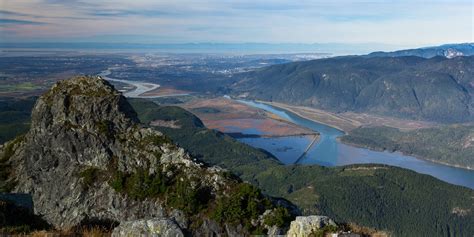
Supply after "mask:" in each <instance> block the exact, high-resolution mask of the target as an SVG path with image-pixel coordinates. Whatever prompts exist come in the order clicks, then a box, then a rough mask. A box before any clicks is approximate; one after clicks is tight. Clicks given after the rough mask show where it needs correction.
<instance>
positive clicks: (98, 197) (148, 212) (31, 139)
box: [6, 77, 224, 233]
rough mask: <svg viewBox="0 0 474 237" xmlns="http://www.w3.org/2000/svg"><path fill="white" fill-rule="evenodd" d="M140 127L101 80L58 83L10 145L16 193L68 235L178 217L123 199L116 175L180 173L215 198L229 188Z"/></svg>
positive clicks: (215, 171) (213, 171) (158, 205)
mask: <svg viewBox="0 0 474 237" xmlns="http://www.w3.org/2000/svg"><path fill="white" fill-rule="evenodd" d="M137 121H138V119H137V117H136V114H135V112H134V110H133V109H132V108H131V106H130V104H129V103H128V102H127V101H126V99H125V98H124V97H123V96H122V95H121V94H120V93H119V92H117V91H116V90H115V89H114V88H113V87H112V86H111V85H110V84H109V83H108V82H106V81H104V80H102V79H100V78H98V77H78V78H74V79H70V80H66V81H61V82H58V83H57V84H56V85H55V86H54V87H53V88H52V89H51V90H50V91H49V92H47V93H46V94H44V95H43V96H41V97H40V98H39V99H38V101H37V103H36V105H35V107H34V109H33V112H32V124H31V129H30V131H29V132H28V133H27V134H26V135H25V136H24V137H22V138H20V139H16V140H15V142H14V144H13V143H10V144H7V145H6V146H9V147H10V150H11V151H12V152H11V153H12V154H9V157H8V162H9V165H10V167H12V168H13V170H12V171H11V172H10V178H9V180H10V181H11V182H12V183H14V184H15V185H14V188H13V192H16V193H29V194H31V196H32V198H33V202H34V210H35V213H36V214H39V215H42V216H43V218H44V219H45V220H46V221H48V222H49V223H50V224H52V225H53V226H55V227H56V228H61V229H67V228H71V227H73V226H76V225H79V224H87V223H88V222H93V221H96V220H101V221H104V220H107V221H110V222H113V223H117V222H123V221H128V220H136V219H141V218H152V217H159V218H163V217H166V216H168V212H174V211H173V210H169V208H168V209H167V211H166V210H165V209H164V208H163V203H162V201H160V200H159V199H157V198H154V199H152V198H146V199H144V200H137V199H136V198H130V197H129V196H127V195H124V194H123V193H119V192H118V191H117V190H116V189H114V188H112V187H111V185H110V177H109V176H110V174H112V173H114V172H115V173H117V172H121V173H133V172H136V171H137V170H144V171H146V172H147V173H149V174H151V175H153V174H158V173H162V172H164V170H166V169H167V167H169V166H173V167H174V168H175V169H179V170H182V171H183V173H185V174H188V176H196V179H198V180H199V181H200V182H205V183H206V185H208V186H210V187H209V189H210V192H215V191H216V190H218V189H220V188H221V186H222V185H224V181H223V178H222V176H221V175H220V172H221V170H220V169H219V168H206V167H203V165H201V164H198V163H196V162H193V161H192V160H191V159H190V157H189V155H188V154H186V153H185V152H184V151H183V149H181V148H178V147H176V146H175V145H173V144H171V143H170V142H169V141H167V140H166V139H165V138H164V137H163V135H162V134H161V133H160V132H159V131H155V130H152V129H149V128H142V127H140V125H139V124H138V123H137ZM196 185H199V184H196ZM147 223H148V222H147ZM153 223H154V224H156V223H155V222H153ZM157 223H161V222H157ZM160 225H161V224H160ZM183 225H184V226H185V225H186V224H185V223H184V224H183ZM176 233H177V232H176Z"/></svg>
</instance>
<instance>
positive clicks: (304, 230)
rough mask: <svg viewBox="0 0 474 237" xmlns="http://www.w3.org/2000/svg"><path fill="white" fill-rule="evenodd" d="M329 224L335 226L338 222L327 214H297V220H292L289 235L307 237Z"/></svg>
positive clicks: (291, 236)
mask: <svg viewBox="0 0 474 237" xmlns="http://www.w3.org/2000/svg"><path fill="white" fill-rule="evenodd" d="M328 225H334V226H335V225H336V223H335V222H334V221H333V220H331V219H330V218H329V217H327V216H297V217H296V220H294V221H292V222H291V224H290V229H289V230H288V232H287V236H289V237H306V236H309V235H310V234H311V233H312V232H313V231H316V230H318V229H321V228H323V227H325V226H328Z"/></svg>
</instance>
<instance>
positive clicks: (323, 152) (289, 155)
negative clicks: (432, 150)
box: [239, 100, 474, 189]
mask: <svg viewBox="0 0 474 237" xmlns="http://www.w3.org/2000/svg"><path fill="white" fill-rule="evenodd" d="M239 102H241V103H244V104H247V105H250V106H252V107H255V108H259V109H263V110H265V111H268V112H270V113H273V114H276V115H278V116H280V117H281V118H284V119H286V120H288V121H290V122H292V123H295V124H297V125H300V126H302V127H306V128H308V129H311V130H313V131H317V132H319V133H320V134H321V137H320V140H319V141H318V143H316V144H314V145H313V146H312V148H311V149H310V150H308V152H307V153H306V155H305V156H304V157H302V158H301V159H300V160H299V161H298V164H317V165H323V166H341V165H350V164H368V163H373V164H386V165H392V166H398V167H401V168H405V169H410V170H413V171H416V172H418V173H422V174H428V175H431V176H433V177H435V178H438V179H440V180H443V181H446V182H448V183H452V184H457V185H461V186H465V187H469V188H471V189H474V170H467V169H461V168H455V167H451V166H447V165H442V164H437V163H433V162H430V161H426V160H422V159H418V158H415V157H412V156H406V155H403V154H401V153H398V152H379V151H372V150H369V149H364V148H358V147H353V146H349V145H345V144H342V143H341V142H339V141H338V139H337V137H339V136H342V135H344V132H342V131H340V130H338V129H335V128H333V127H330V126H327V125H324V124H321V123H317V122H314V121H311V120H308V119H305V118H302V117H300V116H298V115H296V114H294V113H292V112H289V111H286V110H283V109H280V108H276V107H274V106H271V105H267V104H263V103H258V102H254V101H244V100H239ZM241 132H242V133H244V134H245V133H246V132H248V133H252V134H255V133H258V132H259V131H258V130H255V129H251V130H244V131H241ZM239 140H240V141H242V142H244V143H246V144H249V145H251V146H254V147H258V148H262V149H264V150H267V151H268V152H270V153H272V154H273V155H275V156H276V157H277V158H278V159H279V160H280V161H282V162H283V163H286V164H292V163H294V162H295V161H296V159H298V157H299V156H301V154H303V152H304V151H305V149H306V147H307V146H308V144H309V143H310V139H308V138H304V137H278V138H268V137H258V138H240V139H239Z"/></svg>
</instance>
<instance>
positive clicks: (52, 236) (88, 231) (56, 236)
mask: <svg viewBox="0 0 474 237" xmlns="http://www.w3.org/2000/svg"><path fill="white" fill-rule="evenodd" d="M16 236H31V237H70V236H74V237H75V236H83V237H109V236H111V232H110V230H107V229H105V228H102V227H92V228H85V227H83V228H79V229H77V230H57V231H45V230H42V231H35V232H32V233H30V234H28V235H16Z"/></svg>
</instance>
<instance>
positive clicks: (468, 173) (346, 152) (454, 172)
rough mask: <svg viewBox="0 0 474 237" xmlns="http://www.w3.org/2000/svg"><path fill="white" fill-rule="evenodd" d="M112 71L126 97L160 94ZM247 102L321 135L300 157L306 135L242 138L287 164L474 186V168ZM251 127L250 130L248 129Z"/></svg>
mask: <svg viewBox="0 0 474 237" xmlns="http://www.w3.org/2000/svg"><path fill="white" fill-rule="evenodd" d="M109 74H110V70H105V71H103V72H102V73H100V74H99V76H102V77H104V79H106V80H109V81H117V82H121V83H126V84H130V85H132V86H134V87H135V88H134V90H131V91H128V92H125V94H124V96H126V97H134V98H136V97H138V98H155V97H159V96H143V93H145V92H148V91H152V90H155V89H157V88H159V87H160V85H158V84H153V83H148V82H136V81H129V80H119V79H114V78H110V77H107V76H108V75H109ZM238 101H239V102H241V103H244V104H246V105H249V106H252V107H255V108H259V109H263V110H266V111H268V112H270V113H273V114H276V115H278V116H280V117H281V118H284V119H286V120H288V121H290V122H292V123H295V124H297V125H300V126H302V127H306V128H309V129H311V130H312V131H316V132H319V133H320V134H321V137H320V140H319V141H318V143H317V144H315V145H314V146H312V147H311V149H310V150H308V152H307V153H306V155H305V156H303V157H301V158H300V159H299V160H297V159H298V158H299V157H300V156H301V154H302V153H303V152H304V151H305V148H306V147H307V146H308V144H309V143H310V142H311V140H310V139H308V138H307V137H304V136H301V137H278V138H267V137H265V138H264V137H261V138H239V139H238V140H239V141H242V142H244V143H246V144H249V145H251V146H254V147H257V148H262V149H264V150H267V151H268V152H270V153H272V154H273V155H275V156H276V157H277V158H278V159H279V160H280V161H281V162H283V163H285V164H293V163H295V162H296V161H297V162H298V164H308V165H309V164H317V165H323V166H342V165H350V164H370V163H372V164H386V165H392V166H397V167H401V168H405V169H410V170H413V171H415V172H418V173H422V174H428V175H431V176H433V177H435V178H438V179H440V180H443V181H445V182H448V183H452V184H456V185H461V186H465V187H468V188H471V189H474V170H466V169H461V168H455V167H451V166H447V165H442V164H437V163H433V162H430V161H426V160H422V159H418V158H415V157H412V156H406V155H403V154H401V153H398V152H393V153H391V152H378V151H372V150H369V149H365V148H357V147H353V146H349V145H345V144H342V143H340V142H339V141H338V140H337V137H339V136H342V135H343V134H344V132H342V131H340V130H338V129H336V128H333V127H330V126H327V125H324V124H321V123H317V122H314V121H311V120H308V119H305V118H302V117H300V116H298V115H296V114H294V113H291V112H289V111H286V110H283V109H280V108H276V107H274V106H271V105H267V104H262V103H258V102H253V101H244V100H238ZM247 130H248V129H247ZM247 130H242V131H240V132H242V133H243V134H245V133H248V132H249V131H250V133H251V134H259V131H258V130H257V129H253V128H252V129H250V130H249V131H247Z"/></svg>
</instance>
